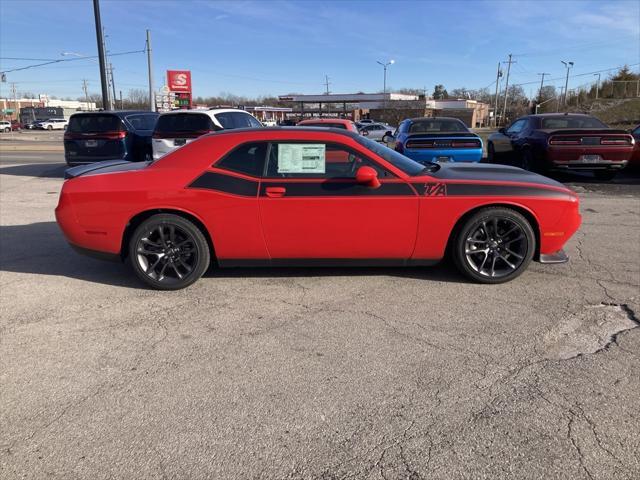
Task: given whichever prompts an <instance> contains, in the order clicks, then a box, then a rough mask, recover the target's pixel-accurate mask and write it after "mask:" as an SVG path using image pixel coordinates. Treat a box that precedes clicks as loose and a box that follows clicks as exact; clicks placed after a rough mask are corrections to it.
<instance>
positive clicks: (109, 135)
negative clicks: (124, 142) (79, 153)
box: [64, 131, 127, 140]
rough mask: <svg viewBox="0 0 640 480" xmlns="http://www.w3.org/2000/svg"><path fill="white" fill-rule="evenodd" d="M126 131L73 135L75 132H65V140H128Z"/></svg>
mask: <svg viewBox="0 0 640 480" xmlns="http://www.w3.org/2000/svg"><path fill="white" fill-rule="evenodd" d="M126 136H127V132H126V131H115V132H87V133H73V132H65V133H64V139H65V140H91V139H96V140H120V139H123V138H126Z"/></svg>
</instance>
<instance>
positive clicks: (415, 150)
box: [383, 117, 482, 163]
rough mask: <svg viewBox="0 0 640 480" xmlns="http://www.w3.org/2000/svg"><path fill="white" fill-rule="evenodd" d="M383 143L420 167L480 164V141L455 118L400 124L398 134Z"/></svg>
mask: <svg viewBox="0 0 640 480" xmlns="http://www.w3.org/2000/svg"><path fill="white" fill-rule="evenodd" d="M383 140H384V142H385V143H387V144H389V145H390V146H392V147H393V148H394V149H395V150H396V151H397V152H400V153H402V154H404V155H406V156H407V157H409V158H411V159H412V160H415V161H416V162H420V163H430V162H479V161H480V160H482V139H481V138H480V137H479V136H478V135H476V134H475V133H473V132H471V130H469V129H468V128H467V126H466V125H465V124H464V123H463V122H462V121H461V120H459V119H457V118H449V117H433V118H411V119H407V120H403V121H402V122H401V123H400V125H398V130H397V131H396V132H394V134H393V135H388V136H386V137H385V138H384V139H383Z"/></svg>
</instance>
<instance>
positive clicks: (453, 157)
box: [404, 148, 482, 162]
mask: <svg viewBox="0 0 640 480" xmlns="http://www.w3.org/2000/svg"><path fill="white" fill-rule="evenodd" d="M404 155H405V156H407V157H409V158H410V159H412V160H415V161H416V162H438V161H443V160H444V161H449V162H479V161H480V160H481V159H482V148H465V149H448V150H437V149H428V150H427V149H424V150H412V149H405V150H404Z"/></svg>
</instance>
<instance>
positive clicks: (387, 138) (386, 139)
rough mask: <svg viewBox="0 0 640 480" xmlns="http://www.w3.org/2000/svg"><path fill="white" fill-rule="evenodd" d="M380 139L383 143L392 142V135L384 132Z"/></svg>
mask: <svg viewBox="0 0 640 480" xmlns="http://www.w3.org/2000/svg"><path fill="white" fill-rule="evenodd" d="M382 141H383V142H384V143H391V142H393V135H391V134H390V133H385V134H384V136H383V137H382Z"/></svg>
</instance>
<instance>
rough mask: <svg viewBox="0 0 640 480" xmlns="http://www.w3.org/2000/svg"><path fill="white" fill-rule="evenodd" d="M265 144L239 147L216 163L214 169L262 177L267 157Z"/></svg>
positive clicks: (249, 144) (259, 143)
mask: <svg viewBox="0 0 640 480" xmlns="http://www.w3.org/2000/svg"><path fill="white" fill-rule="evenodd" d="M267 145H268V144H267V143H266V142H258V143H247V144H245V145H240V146H239V147H238V148H236V149H235V150H234V151H233V152H231V153H229V154H228V155H227V156H226V157H224V158H223V159H222V160H220V161H219V162H218V163H216V165H215V166H216V167H218V168H224V169H226V170H231V171H234V172H240V173H244V174H247V175H251V176H253V177H260V176H262V172H263V170H264V160H265V157H266V155H267Z"/></svg>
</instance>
